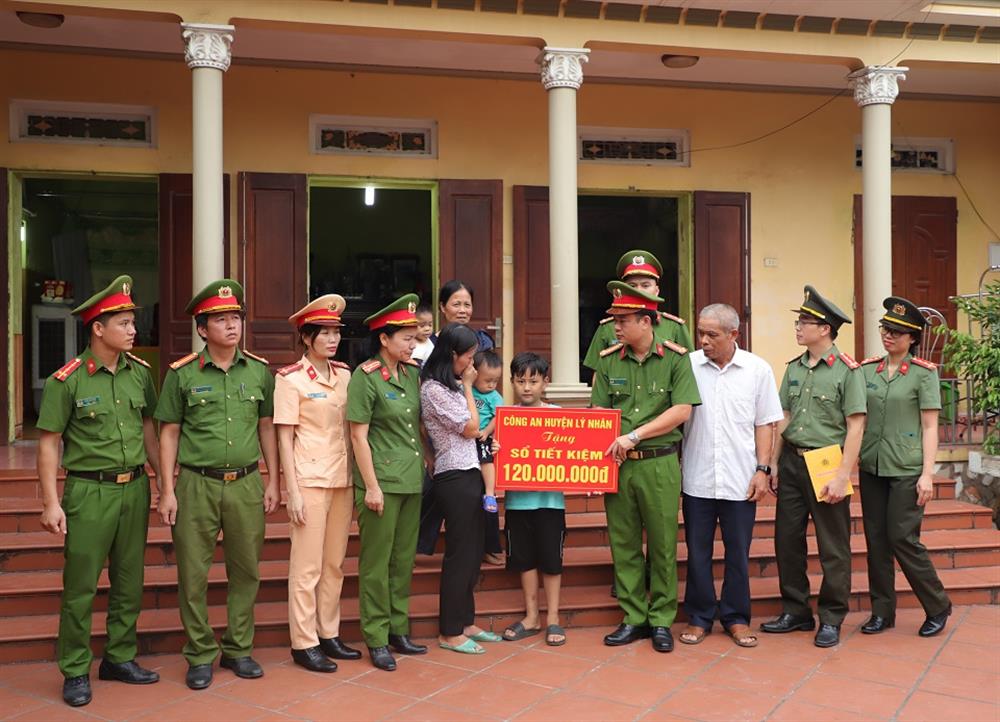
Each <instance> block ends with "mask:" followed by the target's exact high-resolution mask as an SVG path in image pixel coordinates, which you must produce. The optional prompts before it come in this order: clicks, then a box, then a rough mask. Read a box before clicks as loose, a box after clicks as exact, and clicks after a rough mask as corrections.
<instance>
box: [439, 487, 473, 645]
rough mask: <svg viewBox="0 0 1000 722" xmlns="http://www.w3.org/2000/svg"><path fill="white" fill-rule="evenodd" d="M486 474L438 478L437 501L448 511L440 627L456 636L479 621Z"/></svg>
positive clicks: (446, 634) (442, 508)
mask: <svg viewBox="0 0 1000 722" xmlns="http://www.w3.org/2000/svg"><path fill="white" fill-rule="evenodd" d="M483 491H484V487H483V475H482V474H481V473H480V471H479V469H466V470H462V471H446V472H444V473H442V474H438V475H436V476H435V477H434V496H435V498H436V504H437V505H438V506H439V507H440V508H441V511H442V513H443V514H444V525H445V534H444V563H443V564H442V565H441V592H440V597H441V599H440V612H439V626H440V630H441V634H442V635H444V636H446V637H454V636H457V635H459V634H462V633H463V631H464V629H465V627H467V626H469V625H470V624H473V623H475V621H476V599H475V595H474V590H475V588H476V582H478V581H479V565H480V564H481V563H482V561H483V527H484V516H485V512H484V511H483Z"/></svg>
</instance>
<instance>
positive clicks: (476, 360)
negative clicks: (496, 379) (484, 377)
mask: <svg viewBox="0 0 1000 722" xmlns="http://www.w3.org/2000/svg"><path fill="white" fill-rule="evenodd" d="M472 364H473V365H474V366H475V367H476V370H477V371H478V370H481V369H482V368H483V367H484V366H485V367H486V368H488V369H502V368H503V359H501V358H500V356H499V355H498V354H497V352H496V351H478V352H476V355H475V356H473V357H472Z"/></svg>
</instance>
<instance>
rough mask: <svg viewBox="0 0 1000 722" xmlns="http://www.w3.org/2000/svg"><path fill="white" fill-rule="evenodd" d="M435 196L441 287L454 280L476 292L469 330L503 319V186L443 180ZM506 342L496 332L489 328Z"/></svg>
mask: <svg viewBox="0 0 1000 722" xmlns="http://www.w3.org/2000/svg"><path fill="white" fill-rule="evenodd" d="M438 194H439V198H438V201H439V221H438V222H439V241H440V242H439V258H440V280H439V285H441V284H444V283H447V282H448V281H449V280H451V279H453V278H457V279H459V280H460V281H462V282H463V283H465V284H466V285H468V286H469V287H470V288H472V290H473V292H474V293H475V301H474V303H473V315H472V321H471V325H472V327H473V328H476V329H486V328H487V327H488V326H494V325H496V319H498V318H501V317H502V316H503V181H499V180H442V181H440V182H439V185H438ZM488 331H489V333H490V335H492V336H493V337H494V339H495V340H497V341H498V343H497V346H500V345H501V344H505V343H507V341H506V340H505V339H504V338H503V336H502V334H501V335H500V337H499V338H498V335H497V334H498V332H497V329H492V328H490V329H488Z"/></svg>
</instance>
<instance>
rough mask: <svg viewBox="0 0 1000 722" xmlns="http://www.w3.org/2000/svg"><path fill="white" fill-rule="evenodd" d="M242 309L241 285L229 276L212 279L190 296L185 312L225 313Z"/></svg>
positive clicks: (196, 314)
mask: <svg viewBox="0 0 1000 722" xmlns="http://www.w3.org/2000/svg"><path fill="white" fill-rule="evenodd" d="M242 310H243V286H241V285H240V284H239V282H238V281H234V280H233V279H231V278H220V279H219V280H218V281H212V282H211V283H210V284H208V285H207V286H205V287H204V288H203V289H201V291H200V292H199V293H198V294H197V295H196V296H195V297H194V298H192V299H191V300H190V301H189V302H188V305H187V308H185V309H184V312H185V313H190V314H191V315H192V316H198V315H199V314H202V313H225V312H226V311H242Z"/></svg>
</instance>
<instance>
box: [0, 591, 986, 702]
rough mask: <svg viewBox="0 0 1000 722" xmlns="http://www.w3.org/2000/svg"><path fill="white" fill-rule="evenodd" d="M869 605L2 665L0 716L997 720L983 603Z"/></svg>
mask: <svg viewBox="0 0 1000 722" xmlns="http://www.w3.org/2000/svg"><path fill="white" fill-rule="evenodd" d="M867 616H868V615H867V613H862V612H853V613H851V614H850V615H848V618H847V619H846V620H845V622H844V627H843V631H842V643H841V645H840V646H838V647H837V648H835V649H832V650H822V649H817V648H816V647H815V646H813V643H812V635H811V634H785V635H768V634H761V635H760V646H758V647H757V648H755V649H741V648H739V647H736V646H735V645H734V644H733V643H732V641H731V640H729V639H728V638H727V637H725V636H723V635H722V634H721V633H719V632H718V630H716V633H715V634H713V635H712V636H711V637H709V638H708V639H706V640H705V642H703V643H702V644H701V645H697V646H688V645H683V644H678V645H677V648H676V649H675V650H674V652H673V653H672V654H657V653H656V652H654V651H653V650H652V648H651V646H650V644H649V642H648V641H645V640H643V641H640V642H637V643H635V644H632V645H628V646H626V647H618V648H611V647H605V646H604V644H603V641H602V638H603V636H604V635H605V634H606V633H607V632H608V629H606V628H585V629H575V628H570V629H569V630H567V631H568V632H569V640H570V641H569V642H568V643H567V644H566V645H565V646H563V647H558V648H551V647H547V646H546V645H545V643H544V640H542V638H541V637H536V638H534V639H533V640H524V641H523V642H521V643H516V644H509V643H498V644H490V645H486V648H487V653H486V654H484V655H480V656H469V655H460V654H455V653H452V652H447V651H444V650H441V649H438V648H437V647H436V646H434V641H435V640H427V641H429V642H430V643H431V649H430V651H429V653H428V654H427V655H426V656H421V657H401V658H400V659H399V669H398V670H397V671H396V672H393V673H386V672H381V671H378V670H376V669H374V668H373V667H372V666H371V664H370V663H369V662H368V661H367V660H362V661H359V662H343V663H341V664H340V669H339V670H338V671H337V672H336V673H335V674H331V675H320V674H315V673H311V672H307V671H305V670H303V669H301V668H299V667H297V666H295V665H294V664H293V663H292V662H291V660H290V659H289V655H288V650H287V649H281V648H269V649H260V650H256V651H255V652H254V656H255V658H257V659H258V660H259V661H260V662H261V664H262V666H263V667H264V671H265V674H264V677H263V678H262V679H259V680H241V679H237V678H236V677H235V676H233V674H232V673H231V672H229V671H228V670H218V669H217V671H216V677H215V683H214V684H213V685H212V687H211V689H209V690H207V691H204V692H191V691H190V690H188V689H187V688H186V687H185V686H184V673H185V671H186V670H187V663H186V662H185V661H184V659H183V658H182V657H181V656H180V655H177V654H171V655H163V656H144V657H142V658H141V659H140V662H141V663H142V664H143V665H144V666H147V667H150V668H153V669H156V670H158V671H159V672H160V674H161V681H160V683H159V684H157V685H152V686H148V687H135V686H129V685H123V684H119V683H114V682H101V681H99V680H97V678H96V677H97V675H96V663H95V669H94V670H93V672H92V680H93V685H94V701H93V702H92V703H91V704H90V705H89V706H87V707H84V708H82V709H79V710H74V709H70V708H69V707H66V706H65V705H64V704H62V702H61V699H60V686H61V682H62V678H61V676H60V674H59V671H58V669H57V668H56V666H55V665H54V664H26V665H7V666H0V720H8V719H23V720H55V721H56V722H59V721H60V720H70V721H72V720H84V719H89V720H94V719H103V720H107V719H115V720H127V722H133V720H150V721H153V720H155V721H156V722H160V721H161V720H162V721H163V722H170V720H184V722H189V720H195V719H197V720H202V719H207V720H210V722H223V721H224V720H229V719H240V720H243V721H244V722H258V721H260V722H264V721H267V720H274V721H275V722H279V721H280V722H288V720H299V721H300V722H301V721H311V720H327V719H331V718H336V719H350V720H352V721H353V720H356V719H357V720H430V721H436V720H441V721H442V722H449V721H451V720H456V721H459V720H462V721H464V720H470V721H473V722H474V721H477V720H487V721H490V720H492V721H493V722H496V721H497V720H513V719H524V720H531V719H544V720H554V719H575V720H589V719H595V720H596V719H600V720H618V719H621V720H635V721H638V720H642V722H647V721H651V722H655V721H656V720H673V721H674V722H678V721H680V722H692V721H695V722H697V721H702V720H703V721H705V722H713V721H714V720H725V722H729V721H730V720H736V721H738V720H749V721H754V722H756V721H760V722H788V721H790V720H809V721H810V722H837V721H838V720H878V721H883V722H884V721H887V720H898V722H913V721H919V722H943V721H944V720H947V721H948V722H951V721H952V720H956V721H957V722H962V721H964V720H971V721H972V722H980V721H981V722H998V721H1000V656H997V655H996V653H995V647H994V646H993V645H994V641H993V640H994V639H995V638H996V637H997V636H998V628H997V627H998V626H1000V615H998V613H997V612H996V611H994V608H979V607H956V609H955V613H954V615H953V616H952V618H951V620H950V621H949V625H948V628H947V629H946V630H945V632H944V633H943V634H941V635H940V636H939V637H935V638H933V639H920V638H919V637H917V635H916V630H917V628H918V626H919V625H920V622H921V621H923V612H922V611H921V610H920V609H901V610H899V612H898V613H897V618H896V622H897V626H896V628H895V629H892V630H890V631H888V632H886V633H884V634H881V635H878V636H874V637H869V636H865V635H862V634H860V632H859V630H858V627H859V625H860V624H861V623H862V622H864V620H865V619H866V618H867ZM682 629H683V625H680V624H678V625H675V627H674V635H675V637H676V636H677V635H678V634H679V633H680V631H681V630H682Z"/></svg>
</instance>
